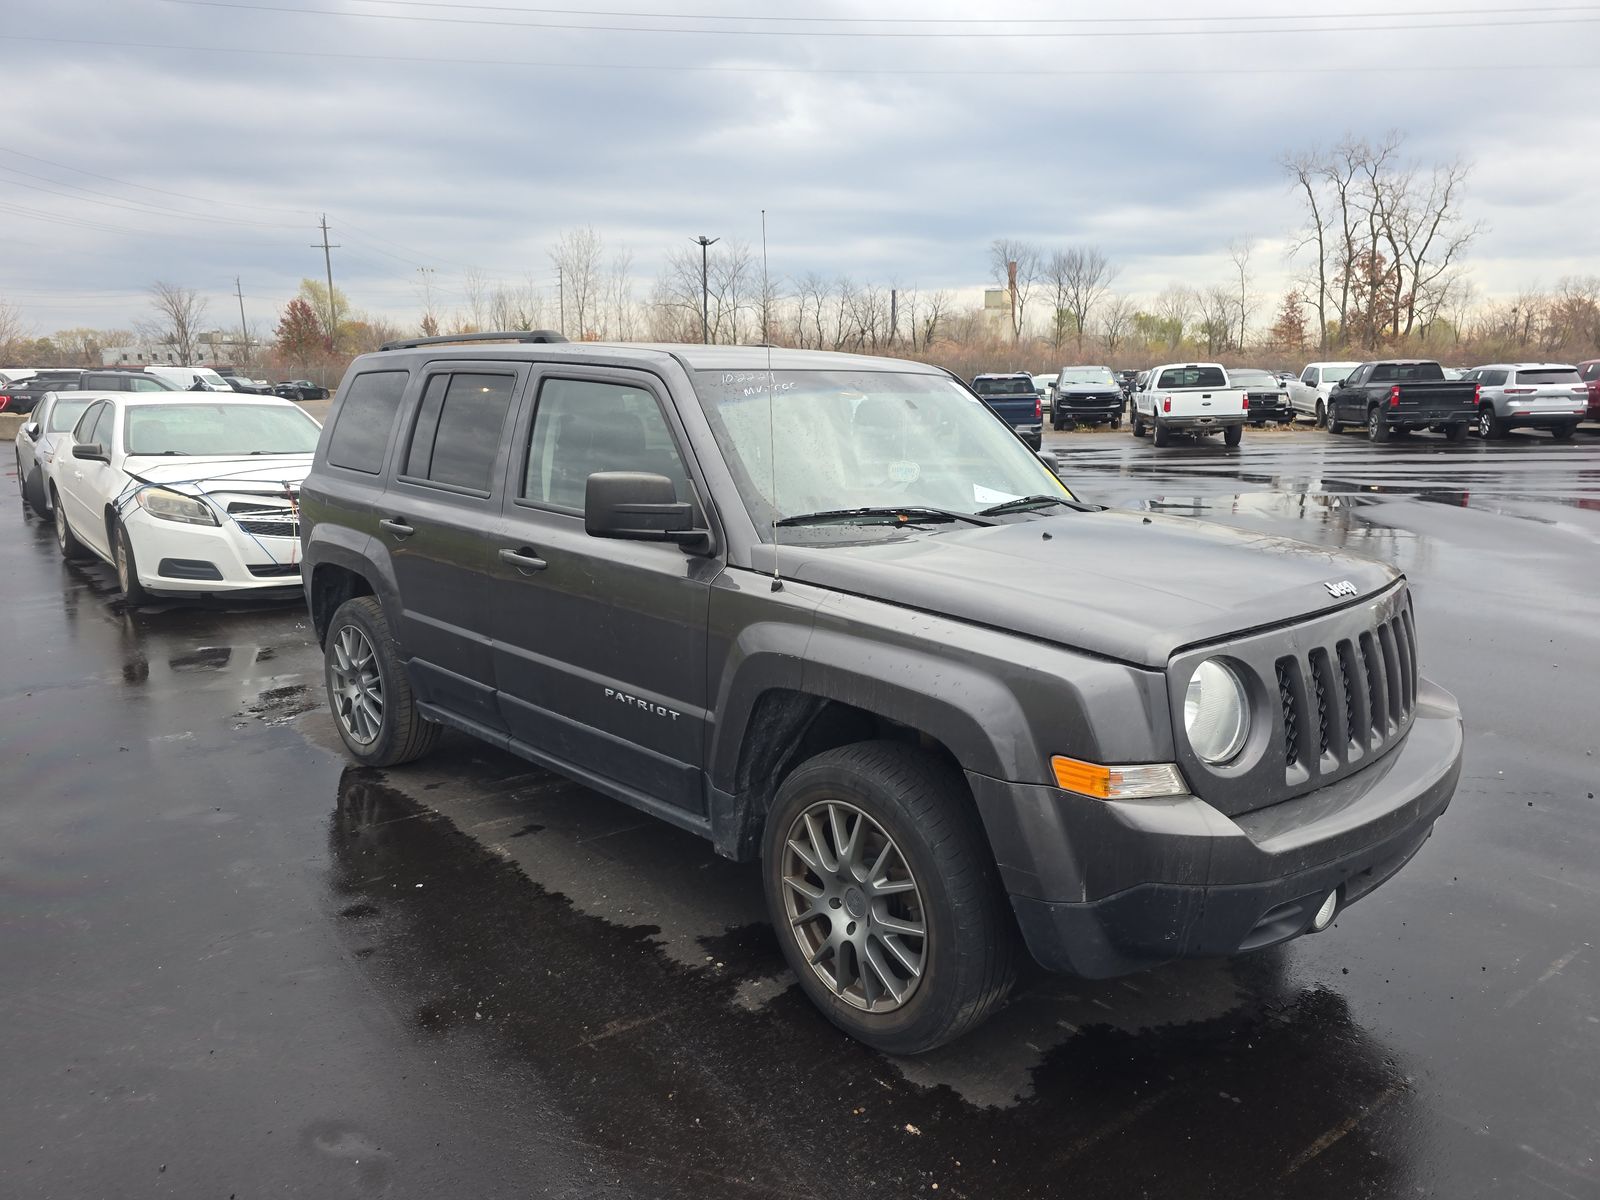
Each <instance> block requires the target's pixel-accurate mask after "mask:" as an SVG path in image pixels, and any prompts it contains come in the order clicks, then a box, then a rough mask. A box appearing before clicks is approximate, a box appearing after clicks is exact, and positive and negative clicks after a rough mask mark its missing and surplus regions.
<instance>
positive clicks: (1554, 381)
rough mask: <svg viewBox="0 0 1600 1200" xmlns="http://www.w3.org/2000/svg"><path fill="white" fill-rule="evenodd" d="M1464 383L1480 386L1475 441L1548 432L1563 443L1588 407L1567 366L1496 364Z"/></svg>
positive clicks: (1584, 391)
mask: <svg viewBox="0 0 1600 1200" xmlns="http://www.w3.org/2000/svg"><path fill="white" fill-rule="evenodd" d="M1465 381H1466V382H1471V383H1476V384H1477V385H1478V436H1479V437H1484V438H1499V437H1504V436H1505V434H1506V433H1507V432H1508V431H1509V430H1512V429H1548V430H1549V431H1550V432H1551V434H1552V435H1554V436H1555V438H1556V439H1557V440H1558V441H1566V440H1567V439H1568V438H1570V437H1571V436H1572V435H1573V434H1574V433H1576V432H1577V429H1578V425H1579V424H1580V423H1581V422H1582V421H1583V418H1584V414H1585V412H1587V410H1588V407H1589V399H1588V395H1589V393H1588V387H1587V386H1586V385H1585V384H1584V382H1583V380H1582V379H1581V378H1580V377H1579V375H1578V368H1577V367H1575V366H1572V365H1571V364H1565V363H1495V364H1493V365H1491V366H1487V367H1474V368H1473V369H1472V370H1470V371H1468V372H1467V373H1466V380H1465Z"/></svg>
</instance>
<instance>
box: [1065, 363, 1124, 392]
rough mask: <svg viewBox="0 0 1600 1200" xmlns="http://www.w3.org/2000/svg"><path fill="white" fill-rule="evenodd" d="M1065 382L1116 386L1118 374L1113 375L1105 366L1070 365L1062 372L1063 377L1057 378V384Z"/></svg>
mask: <svg viewBox="0 0 1600 1200" xmlns="http://www.w3.org/2000/svg"><path fill="white" fill-rule="evenodd" d="M1064 383H1088V384H1095V385H1097V386H1098V385H1104V386H1106V387H1116V386H1117V380H1116V376H1114V375H1112V374H1111V372H1110V371H1108V370H1107V369H1106V368H1105V367H1068V368H1067V369H1066V370H1065V371H1062V372H1061V377H1060V378H1059V379H1057V380H1056V386H1057V387H1060V386H1061V385H1062V384H1064Z"/></svg>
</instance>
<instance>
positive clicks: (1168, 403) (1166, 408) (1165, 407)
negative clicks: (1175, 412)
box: [1161, 396, 1172, 412]
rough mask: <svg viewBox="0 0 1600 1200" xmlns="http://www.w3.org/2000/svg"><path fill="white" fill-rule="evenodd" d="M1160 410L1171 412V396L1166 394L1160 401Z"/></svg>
mask: <svg viewBox="0 0 1600 1200" xmlns="http://www.w3.org/2000/svg"><path fill="white" fill-rule="evenodd" d="M1161 411H1162V412H1171V411H1172V397H1171V396H1168V397H1167V398H1166V399H1165V400H1163V401H1162V402H1161Z"/></svg>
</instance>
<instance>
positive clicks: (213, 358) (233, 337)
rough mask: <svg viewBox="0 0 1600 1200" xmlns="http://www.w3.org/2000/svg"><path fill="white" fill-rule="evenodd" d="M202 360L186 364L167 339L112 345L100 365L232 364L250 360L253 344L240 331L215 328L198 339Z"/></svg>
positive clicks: (191, 365)
mask: <svg viewBox="0 0 1600 1200" xmlns="http://www.w3.org/2000/svg"><path fill="white" fill-rule="evenodd" d="M195 347H196V348H197V349H198V350H199V352H200V353H199V359H200V361H199V362H193V363H186V362H184V361H183V358H182V356H181V355H180V354H179V353H178V350H177V347H175V346H169V345H167V344H166V343H164V342H140V343H138V344H136V345H132V346H110V347H107V348H106V349H103V350H101V351H100V365H101V366H104V367H142V366H147V365H150V364H152V363H153V364H157V365H162V366H169V367H215V366H229V365H232V364H234V363H238V362H246V361H248V360H249V357H250V355H249V350H250V347H249V346H247V345H246V344H245V343H244V342H243V341H242V340H240V338H239V335H238V334H237V333H232V332H229V331H227V330H222V329H211V330H207V331H206V332H205V333H202V334H199V335H198V336H197V337H196V338H195Z"/></svg>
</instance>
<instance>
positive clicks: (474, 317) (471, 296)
mask: <svg viewBox="0 0 1600 1200" xmlns="http://www.w3.org/2000/svg"><path fill="white" fill-rule="evenodd" d="M461 294H462V296H464V297H465V298H466V301H467V307H466V311H465V312H464V313H463V314H462V318H461V320H459V321H458V322H457V324H458V325H459V326H461V327H462V328H461V329H460V332H462V333H481V332H483V324H484V320H483V319H484V316H485V315H486V313H487V311H488V309H487V303H488V299H489V281H488V280H487V279H485V278H484V275H483V272H482V271H481V270H480V269H479V268H477V267H468V268H467V269H466V270H465V271H464V272H463V273H462V275H461ZM501 328H504V326H501Z"/></svg>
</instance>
